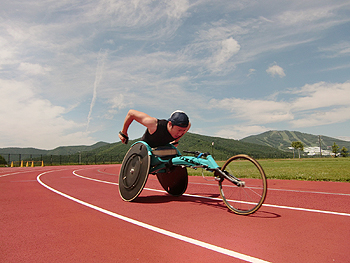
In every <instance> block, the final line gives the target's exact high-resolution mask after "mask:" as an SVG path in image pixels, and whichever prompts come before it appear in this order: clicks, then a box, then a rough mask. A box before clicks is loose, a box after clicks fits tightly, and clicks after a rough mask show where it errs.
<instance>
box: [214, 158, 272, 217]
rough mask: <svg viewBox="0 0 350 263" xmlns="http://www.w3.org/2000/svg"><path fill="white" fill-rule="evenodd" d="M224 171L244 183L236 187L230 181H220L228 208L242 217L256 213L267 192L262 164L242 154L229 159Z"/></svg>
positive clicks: (223, 197) (223, 168)
mask: <svg viewBox="0 0 350 263" xmlns="http://www.w3.org/2000/svg"><path fill="white" fill-rule="evenodd" d="M222 171H225V172H226V173H227V174H229V175H233V176H234V177H236V178H238V179H239V180H241V181H242V182H243V183H242V184H241V186H236V185H235V184H233V183H232V182H230V181H229V180H224V179H221V180H220V181H219V189H220V195H221V197H222V199H223V201H224V202H225V204H226V206H227V207H228V208H229V209H230V210H231V211H233V212H234V213H236V214H240V215H249V214H252V213H254V212H256V211H257V210H258V209H259V208H260V207H261V205H262V204H263V202H264V200H265V198H266V192H267V180H266V175H265V172H264V170H263V169H262V167H261V166H260V164H259V163H258V162H257V161H256V160H255V159H253V158H252V157H250V156H248V155H243V154H241V155H236V156H233V157H231V158H230V159H228V160H227V161H226V163H225V164H224V165H223V167H222Z"/></svg>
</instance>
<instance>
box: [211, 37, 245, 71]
mask: <svg viewBox="0 0 350 263" xmlns="http://www.w3.org/2000/svg"><path fill="white" fill-rule="evenodd" d="M240 48H241V46H240V45H239V44H238V42H237V41H236V40H235V39H233V38H232V37H230V38H228V39H225V40H222V41H221V43H220V44H219V50H218V51H217V52H216V54H215V55H214V56H213V61H212V62H211V63H212V64H213V65H214V66H215V67H214V70H218V68H219V67H220V66H221V65H222V64H224V63H225V62H226V61H228V60H229V59H230V58H231V57H232V56H233V55H234V54H237V53H238V51H239V50H240Z"/></svg>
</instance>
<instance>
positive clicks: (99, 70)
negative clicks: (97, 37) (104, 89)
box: [86, 50, 107, 131]
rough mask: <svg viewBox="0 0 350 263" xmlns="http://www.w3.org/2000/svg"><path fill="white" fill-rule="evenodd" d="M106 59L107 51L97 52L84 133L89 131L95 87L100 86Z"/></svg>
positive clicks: (95, 93) (94, 99) (95, 94)
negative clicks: (93, 81)
mask: <svg viewBox="0 0 350 263" xmlns="http://www.w3.org/2000/svg"><path fill="white" fill-rule="evenodd" d="M106 57H107V50H106V51H104V52H102V50H100V51H99V52H98V57H97V68H96V75H95V83H94V90H93V93H92V100H91V104H90V111H89V115H88V117H87V123H86V131H87V130H88V129H89V124H90V121H91V114H92V109H93V108H94V106H95V102H96V97H97V87H98V85H99V84H100V81H101V79H102V75H103V68H104V64H105V60H106Z"/></svg>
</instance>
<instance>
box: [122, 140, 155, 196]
mask: <svg viewBox="0 0 350 263" xmlns="http://www.w3.org/2000/svg"><path fill="white" fill-rule="evenodd" d="M149 167H150V156H149V155H148V151H147V147H146V145H144V144H143V143H137V144H135V145H133V146H132V147H131V148H130V149H129V151H128V152H127V154H126V155H125V157H124V160H123V163H122V167H121V169H120V173H119V193H120V196H121V197H122V199H123V200H125V201H132V200H134V199H135V198H136V197H138V196H139V194H140V193H141V192H142V190H143V187H144V186H145V184H146V181H147V178H148V173H149Z"/></svg>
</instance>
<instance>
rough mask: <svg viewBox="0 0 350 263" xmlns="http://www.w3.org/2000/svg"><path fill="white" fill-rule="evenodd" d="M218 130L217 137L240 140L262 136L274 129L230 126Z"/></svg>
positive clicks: (253, 126)
mask: <svg viewBox="0 0 350 263" xmlns="http://www.w3.org/2000/svg"><path fill="white" fill-rule="evenodd" d="M217 130H218V131H217V132H216V133H215V136H217V137H221V138H229V139H235V140H240V139H243V138H245V137H247V136H249V135H253V134H254V135H255V134H260V133H263V132H266V131H268V130H272V129H271V128H266V127H264V126H258V125H228V126H225V127H223V128H220V127H217Z"/></svg>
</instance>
